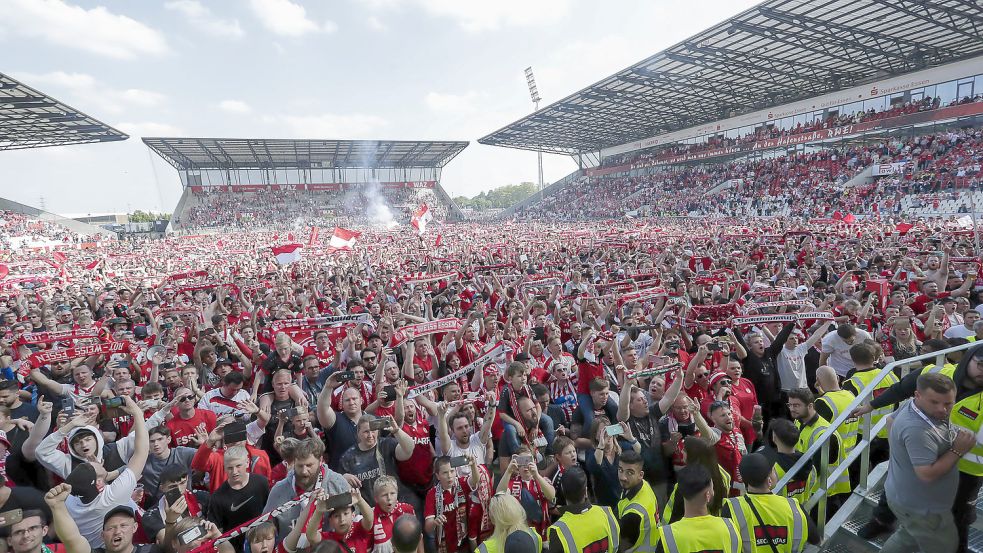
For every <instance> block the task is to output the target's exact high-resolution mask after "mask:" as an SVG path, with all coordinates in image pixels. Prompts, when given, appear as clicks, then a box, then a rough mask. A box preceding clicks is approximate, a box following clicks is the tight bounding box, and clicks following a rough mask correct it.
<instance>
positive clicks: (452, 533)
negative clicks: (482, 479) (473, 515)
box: [423, 477, 472, 553]
mask: <svg viewBox="0 0 983 553" xmlns="http://www.w3.org/2000/svg"><path fill="white" fill-rule="evenodd" d="M471 492H472V490H471V485H470V484H469V483H468V479H467V478H465V477H459V478H458V479H457V485H455V486H454V488H452V489H450V490H445V489H443V488H441V487H440V485H439V484H438V485H437V486H434V487H432V488H430V491H429V492H427V499H426V501H425V502H424V506H423V516H424V517H425V518H433V517H436V516H437V515H438V514H443V515H444V516H445V517H447V522H445V523H444V525H443V527H440V526H438V528H440V530H438V531H439V532H441V538H440V540H439V542H440V543H442V544H444V545H445V546H446V547H447V553H455V552H456V551H457V550H458V548H459V547H460V545H461V542H462V541H463V540H464V539H466V538H467V534H468V533H467V520H468V518H467V517H468V508H469V507H468V496H469V495H470V494H471ZM438 493H440V494H441V510H442V511H443V512H442V513H437V494H438ZM461 530H464V531H463V532H461Z"/></svg>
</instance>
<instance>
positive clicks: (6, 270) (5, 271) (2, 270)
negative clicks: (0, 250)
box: [0, 264, 10, 280]
mask: <svg viewBox="0 0 983 553" xmlns="http://www.w3.org/2000/svg"><path fill="white" fill-rule="evenodd" d="M9 274H10V267H7V266H6V265H3V264H0V280H3V279H5V278H7V275H9Z"/></svg>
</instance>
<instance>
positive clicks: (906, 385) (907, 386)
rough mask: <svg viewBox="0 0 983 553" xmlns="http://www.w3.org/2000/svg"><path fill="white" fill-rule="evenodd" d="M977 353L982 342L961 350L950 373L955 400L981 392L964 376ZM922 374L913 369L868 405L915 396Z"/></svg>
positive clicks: (884, 404)
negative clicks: (954, 368) (960, 354)
mask: <svg viewBox="0 0 983 553" xmlns="http://www.w3.org/2000/svg"><path fill="white" fill-rule="evenodd" d="M977 353H979V354H980V355H983V344H980V345H978V346H976V347H973V348H969V349H967V350H964V351H963V358H962V359H961V360H960V361H959V364H958V365H956V371H955V372H954V373H953V374H952V381H953V382H955V383H956V401H957V402H959V401H962V400H964V399H966V398H967V397H969V396H971V395H974V394H978V393H980V392H983V389H981V388H978V387H976V385H975V384H974V383H973V381H972V380H970V379H969V378H968V377H967V376H966V371H967V367H968V366H969V362H970V361H971V360H972V359H973V357H974V356H975V355H976V354H977ZM921 374H922V371H921V370H913V371H911V372H910V373H908V374H907V375H905V377H904V378H902V379H901V381H900V382H898V383H897V384H895V385H893V386H891V387H890V388H888V389H887V390H886V391H885V392H884V393H883V394H881V395H879V396H877V397H876V398H873V399H871V400H870V406H871V407H873V408H874V409H880V408H881V407H884V406H886V405H891V404H892V403H901V402H902V401H904V400H906V399H908V398H912V397H915V390H916V389H917V388H918V377H919V376H920V375H921Z"/></svg>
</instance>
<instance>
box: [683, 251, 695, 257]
mask: <svg viewBox="0 0 983 553" xmlns="http://www.w3.org/2000/svg"><path fill="white" fill-rule="evenodd" d="M683 255H684V256H686V257H693V250H683Z"/></svg>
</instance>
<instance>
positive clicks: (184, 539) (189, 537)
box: [177, 524, 205, 545]
mask: <svg viewBox="0 0 983 553" xmlns="http://www.w3.org/2000/svg"><path fill="white" fill-rule="evenodd" d="M203 537H205V527H204V526H202V525H200V524H199V525H197V526H195V527H193V528H189V529H188V530H185V531H184V532H181V533H180V534H178V536H177V541H178V543H180V544H181V545H191V544H192V543H194V542H195V541H196V540H199V539H201V538H203Z"/></svg>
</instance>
